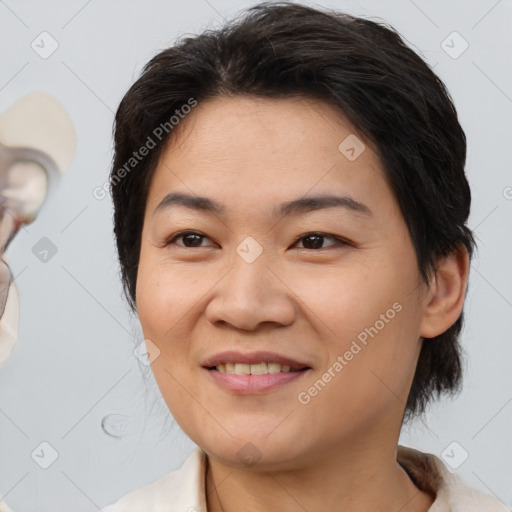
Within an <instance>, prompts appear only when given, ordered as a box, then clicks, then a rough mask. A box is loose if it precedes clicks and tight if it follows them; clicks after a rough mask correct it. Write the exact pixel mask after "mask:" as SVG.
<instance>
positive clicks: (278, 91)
mask: <svg viewBox="0 0 512 512" xmlns="http://www.w3.org/2000/svg"><path fill="white" fill-rule="evenodd" d="M236 95H253V96H257V97H262V98H270V99H272V98H287V97H297V96H298V97H305V98H312V99H320V100H323V101H324V102H327V103H328V104H329V105H330V106H331V107H332V108H333V109H335V110H336V111H337V112H339V113H340V114H341V115H343V116H344V118H345V119H347V120H348V121H349V122H351V124H352V125H353V126H354V128H355V129H356V130H357V131H358V134H359V135H360V136H361V137H362V139H363V140H364V141H365V142H366V143H367V144H368V145H369V146H370V147H371V148H372V149H373V150H374V151H375V152H376V154H377V155H378V157H379V158H380V161H381V163H382V165H383V167H384V170H385V175H386V179H387V181H388V183H389V185H390V186H391V189H392V191H393V193H394V195H395V198H396V200H397V202H398V205H399V207H400V210H401V212H402V215H403V217H404V219H405V221H406V223H407V226H408V230H409V233H410V236H411V240H412V243H413V245H414V248H415V252H416V257H417V262H418V269H419V273H420V276H421V278H422V279H423V280H424V281H425V282H426V283H429V280H430V278H431V276H432V272H433V271H435V269H436V264H437V262H438V260H439V259H440V258H442V257H443V256H447V255H449V254H451V253H453V252H454V251H458V250H461V249H463V247H465V248H466V249H467V251H468V253H469V256H470V258H471V256H472V253H473V250H474V245H475V242H474V238H473V234H472V232H471V230H470V229H469V228H468V227H467V226H466V221H467V219H468V216H469V211H470V203H471V194H470V189H469V185H468V182H467V180H466V176H465V173H464V167H465V160H466V138H465V134H464V131H463V129H462V127H461V126H460V124H459V121H458V117H457V112H456V110H455V107H454V105H453V102H452V99H451V97H450V94H449V93H448V91H447V89H446V87H445V85H444V84H443V82H442V81H441V80H440V79H439V78H438V77H437V76H436V75H435V73H434V72H433V71H432V69H431V68H430V67H429V66H428V65H427V64H426V63H425V62H424V61H423V60H422V58H420V57H419V56H418V55H417V54H416V53H415V52H414V51H413V50H412V49H410V48H409V47H408V46H407V45H406V44H405V43H404V41H403V40H402V38H401V37H400V35H399V34H398V33H397V32H396V31H395V29H394V28H392V27H390V26H389V25H386V24H385V23H383V22H377V21H372V20H369V19H363V18H359V17H355V16H351V15H348V14H344V13H341V12H338V11H334V10H320V9H316V8H312V7H308V6H305V5H301V4H294V3H291V2H283V1H278V2H264V3H261V4H258V5H254V6H253V7H250V8H248V9H246V10H245V12H244V15H243V16H240V17H239V18H238V19H235V20H234V21H232V22H230V23H228V24H226V25H225V26H224V27H222V28H220V29H218V30H206V31H204V32H203V33H202V34H200V35H197V36H193V37H191V36H189V37H186V38H185V37H183V38H181V39H178V41H177V42H176V43H175V45H174V46H172V47H170V48H168V49H166V50H164V51H162V52H160V53H159V54H158V55H156V56H155V57H153V58H152V59H151V60H150V61H149V62H148V63H147V64H146V65H145V67H144V68H143V70H142V73H141V76H140V78H139V79H138V80H137V81H136V82H135V83H134V84H133V86H132V87H131V88H130V89H129V91H128V92H127V93H126V95H125V96H124V98H123V99H122V101H121V103H120V105H119V108H118V110H117V113H116V117H115V123H114V143H115V147H114V159H113V166H112V171H111V174H110V193H111V195H112V198H113V203H114V234H115V237H116V243H117V250H118V255H119V261H120V265H121V273H122V282H123V289H124V292H125V295H126V298H127V300H128V303H129V305H130V308H131V310H132V311H133V312H136V295H135V289H136V281H137V270H138V262H139V254H140V245H141V232H142V226H143V219H144V211H145V206H146V201H147V195H148V191H149V185H150V182H151V178H152V175H153V173H154V171H155V168H156V167H157V164H158V160H159V158H160V155H161V153H162V148H163V147H165V143H167V142H168V141H169V140H170V139H171V138H172V137H175V136H176V134H177V132H178V130H177V128H179V127H181V126H183V125H184V124H185V123H180V124H178V126H176V129H172V130H171V129H169V128H170V125H169V119H170V118H171V117H172V116H173V115H174V113H175V112H176V111H180V109H181V108H182V107H183V105H185V104H187V103H189V102H190V98H194V99H195V101H198V102H201V101H205V100H208V99H213V98H216V97H230V96H236ZM166 123H167V124H166ZM156 127H161V128H160V131H157V132H155V129H156ZM162 127H165V134H164V130H162ZM155 133H158V134H159V135H160V137H155ZM162 134H164V135H165V136H162ZM148 137H151V138H152V139H157V140H156V141H153V142H154V143H156V147H154V148H153V149H152V150H151V151H150V152H149V154H148V155H147V157H145V158H144V159H142V160H141V161H140V162H139V161H137V163H136V166H134V167H133V169H132V170H129V172H125V173H123V177H122V179H120V174H119V170H120V169H122V168H124V169H125V170H126V163H127V162H128V161H130V158H131V157H132V156H133V152H134V151H135V150H137V149H138V148H140V147H142V146H144V145H146V144H147V141H148V140H149V139H148ZM160 139H161V140H160ZM462 322H463V313H461V315H460V317H459V318H458V320H457V321H456V322H455V323H454V324H453V325H452V326H451V327H450V328H449V329H448V330H447V331H446V332H444V333H443V334H441V335H439V336H436V337H434V338H430V339H427V340H424V341H423V345H422V348H421V353H420V356H419V360H418V364H417V368H416V373H415V375H414V379H413V383H412V386H411V390H410V393H409V396H408V400H407V404H406V407H405V414H404V419H405V420H406V421H407V420H408V419H410V418H412V417H414V416H417V415H420V414H422V413H423V412H424V411H425V409H426V405H427V404H428V403H429V402H430V401H431V400H432V399H433V398H434V397H439V396H440V395H441V394H442V393H446V394H452V395H453V394H455V393H456V392H458V391H459V390H460V387H461V381H462V373H463V372H462V348H461V346H460V344H459V335H460V331H461V328H462Z"/></svg>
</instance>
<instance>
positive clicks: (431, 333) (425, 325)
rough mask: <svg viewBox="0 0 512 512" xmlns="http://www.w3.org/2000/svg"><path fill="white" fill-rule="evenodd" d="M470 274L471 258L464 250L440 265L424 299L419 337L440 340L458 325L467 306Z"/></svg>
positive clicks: (442, 260)
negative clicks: (438, 338)
mask: <svg viewBox="0 0 512 512" xmlns="http://www.w3.org/2000/svg"><path fill="white" fill-rule="evenodd" d="M468 274H469V254H468V251H467V249H466V248H465V247H464V246H461V247H460V248H459V249H457V250H456V251H454V252H453V253H451V254H450V255H448V256H446V257H444V258H442V259H440V260H439V261H438V266H437V270H436V273H435V275H434V276H433V278H432V282H431V284H430V292H429V293H428V295H427V297H426V299H425V300H426V305H425V309H424V314H423V319H422V321H421V324H420V336H422V337H423V338H434V337H435V336H439V335H440V334H443V333H444V332H445V331H447V330H448V329H449V328H450V327H451V326H452V325H453V324H454V323H455V322H456V321H457V319H458V318H459V316H460V314H461V312H462V307H463V306H464V299H465V296H466V288H467V283H468Z"/></svg>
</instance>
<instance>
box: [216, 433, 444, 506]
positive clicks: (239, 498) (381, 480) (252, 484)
mask: <svg viewBox="0 0 512 512" xmlns="http://www.w3.org/2000/svg"><path fill="white" fill-rule="evenodd" d="M380 442H381V443H382V440H381V441H380ZM378 446H380V448H379V449H369V447H366V448H363V447H360V446H357V445H356V446H352V447H350V448H347V447H343V448H340V449H338V450H336V451H333V450H330V451H328V452H325V453H324V454H322V456H320V457H316V460H313V459H312V460H311V462H310V464H305V463H302V464H301V465H300V466H299V467H296V468H294V469H293V470H290V469H287V470H275V471H274V470H271V469H270V470H269V469H268V468H266V469H265V470H258V469H257V468H255V467H252V468H241V469H240V468H234V467H232V466H226V465H224V464H221V463H219V461H217V460H215V459H213V458H210V457H208V462H207V474H206V494H207V510H208V512H233V511H237V510H251V511H252V512H274V511H275V512H278V511H279V512H288V511H290V512H291V511H294V512H295V511H297V510H307V511H308V512H317V511H318V512H320V511H322V512H324V511H326V510H343V511H346V512H367V511H368V510H383V511H390V512H397V511H400V512H427V511H428V509H429V508H430V506H431V505H432V502H433V501H434V498H433V497H432V496H431V495H430V494H428V493H426V492H423V491H421V490H419V489H418V488H417V487H416V486H415V485H414V483H413V482H412V481H411V479H410V478H409V476H408V475H407V473H406V472H405V470H404V469H403V468H402V467H401V466H400V465H399V464H398V463H397V461H396V444H395V445H394V446H392V449H390V450H388V451H387V452H386V451H383V450H382V444H380V445H378Z"/></svg>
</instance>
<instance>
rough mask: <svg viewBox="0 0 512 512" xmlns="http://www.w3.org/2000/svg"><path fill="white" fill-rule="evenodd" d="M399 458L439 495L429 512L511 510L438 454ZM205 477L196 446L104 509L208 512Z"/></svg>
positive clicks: (401, 451) (410, 453)
mask: <svg viewBox="0 0 512 512" xmlns="http://www.w3.org/2000/svg"><path fill="white" fill-rule="evenodd" d="M397 461H398V463H399V464H400V465H401V466H402V467H403V468H404V470H405V471H406V472H407V474H408V475H409V477H410V478H411V480H412V481H413V482H414V484H415V485H416V486H417V487H418V488H419V489H421V490H423V491H426V492H429V493H431V494H432V495H435V496H436V498H435V501H434V503H433V504H432V506H431V507H430V508H429V510H428V512H511V511H510V510H509V509H508V508H507V507H505V505H503V503H501V502H500V501H498V500H497V499H495V498H491V497H490V496H488V495H487V494H484V493H482V492H480V491H478V490H476V489H473V488H471V487H467V486H466V485H465V484H464V483H463V482H462V480H461V479H460V477H458V476H457V475H455V474H453V473H451V472H450V471H449V470H448V468H447V467H446V466H445V465H444V463H443V462H442V461H441V459H439V458H438V457H436V456H435V455H432V454H430V453H423V452H420V451H418V450H414V449H413V448H407V447H405V446H400V445H399V446H398V449H397ZM205 477H206V454H205V453H204V452H203V451H202V450H201V449H200V448H195V449H194V451H193V452H192V453H191V454H190V455H189V457H188V458H187V459H186V460H185V462H184V463H183V465H182V466H181V468H180V469H177V470H175V471H172V472H170V473H168V474H167V475H165V476H163V477H161V478H160V479H158V480H156V481H155V482H153V483H151V484H148V485H145V486H143V487H140V488H139V489H136V490H134V491H132V492H130V493H128V494H126V495H125V496H123V497H122V498H121V499H120V500H119V501H118V502H116V503H114V504H113V505H109V506H108V507H106V508H104V509H103V512H207V509H206V498H205V496H206V491H205V489H206V487H205V484H206V482H205Z"/></svg>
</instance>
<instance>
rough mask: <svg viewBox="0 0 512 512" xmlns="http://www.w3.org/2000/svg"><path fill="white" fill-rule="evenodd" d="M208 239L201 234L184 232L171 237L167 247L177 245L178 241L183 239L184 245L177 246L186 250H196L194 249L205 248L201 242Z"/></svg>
mask: <svg viewBox="0 0 512 512" xmlns="http://www.w3.org/2000/svg"><path fill="white" fill-rule="evenodd" d="M206 238H208V237H207V236H206V235H203V234H201V233H196V232H195V231H182V232H181V233H178V234H177V235H174V236H173V237H171V238H170V239H169V240H168V241H167V242H166V244H165V245H166V246H168V245H172V244H176V240H179V239H182V240H183V243H182V244H176V245H181V246H183V247H186V248H194V247H204V246H202V245H201V242H202V240H203V239H206Z"/></svg>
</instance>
